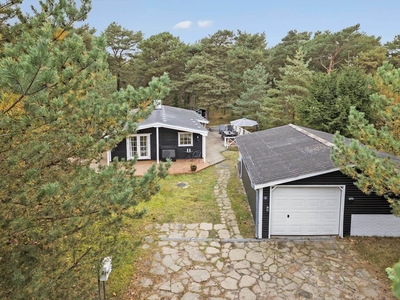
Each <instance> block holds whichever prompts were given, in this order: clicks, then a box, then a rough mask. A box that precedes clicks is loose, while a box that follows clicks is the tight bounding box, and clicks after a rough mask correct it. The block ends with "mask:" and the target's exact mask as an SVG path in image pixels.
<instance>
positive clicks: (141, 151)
mask: <svg viewBox="0 0 400 300" xmlns="http://www.w3.org/2000/svg"><path fill="white" fill-rule="evenodd" d="M126 146H127V154H128V159H133V158H134V157H135V155H137V156H138V159H151V155H150V134H136V135H133V136H131V137H129V138H127V139H126Z"/></svg>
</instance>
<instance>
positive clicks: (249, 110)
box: [231, 64, 269, 127]
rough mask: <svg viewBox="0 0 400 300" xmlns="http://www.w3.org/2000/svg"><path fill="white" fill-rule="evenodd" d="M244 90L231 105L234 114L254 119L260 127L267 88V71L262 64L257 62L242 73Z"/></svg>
mask: <svg viewBox="0 0 400 300" xmlns="http://www.w3.org/2000/svg"><path fill="white" fill-rule="evenodd" d="M243 82H244V86H245V87H246V91H245V92H243V93H242V94H241V95H240V98H239V99H237V100H236V102H235V103H234V104H233V105H232V106H231V107H232V112H233V113H234V114H235V115H239V116H242V117H244V118H248V119H252V120H256V121H257V122H258V123H259V124H260V126H261V127H262V126H263V124H264V123H265V117H268V116H265V115H264V114H263V112H262V107H263V106H264V101H265V98H266V96H267V91H268V88H269V83H268V73H267V71H266V70H265V68H264V66H263V65H261V64H258V65H257V66H255V67H254V68H253V69H248V70H246V71H245V72H244V74H243Z"/></svg>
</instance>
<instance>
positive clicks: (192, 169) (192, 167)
mask: <svg viewBox="0 0 400 300" xmlns="http://www.w3.org/2000/svg"><path fill="white" fill-rule="evenodd" d="M190 170H191V171H193V172H194V171H196V170H197V165H196V164H194V163H191V164H190Z"/></svg>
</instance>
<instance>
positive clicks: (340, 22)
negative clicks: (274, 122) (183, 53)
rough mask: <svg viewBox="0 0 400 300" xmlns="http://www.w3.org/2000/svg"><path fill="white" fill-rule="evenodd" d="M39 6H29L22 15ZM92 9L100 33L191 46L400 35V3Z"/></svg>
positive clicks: (176, 2)
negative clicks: (239, 39) (222, 38)
mask: <svg viewBox="0 0 400 300" xmlns="http://www.w3.org/2000/svg"><path fill="white" fill-rule="evenodd" d="M77 2H79V1H77ZM37 3H38V0H25V1H24V3H23V10H25V11H27V9H28V7H29V5H31V4H34V5H35V4H37ZM92 5H93V9H92V11H91V12H90V14H89V17H88V19H87V23H89V25H90V26H91V27H94V28H96V30H97V33H101V32H102V31H104V30H105V29H106V28H107V26H108V25H109V24H111V23H112V22H116V23H117V24H119V25H121V26H122V27H124V28H126V29H129V30H132V31H142V32H143V34H144V37H145V38H149V37H150V36H152V35H155V34H158V33H161V32H165V31H168V32H170V33H171V34H172V35H174V36H177V37H179V38H180V40H181V41H183V42H185V43H187V44H193V43H195V42H196V41H199V40H201V39H202V38H204V37H207V36H209V35H212V34H214V33H215V32H217V31H218V30H225V29H228V30H233V31H234V32H236V31H237V30H241V31H242V32H243V31H244V32H247V33H251V34H255V33H263V32H265V34H266V40H267V47H273V46H275V45H276V44H278V43H279V42H280V41H281V39H282V38H284V37H285V36H286V34H287V33H288V32H289V31H290V30H297V31H298V32H302V31H309V32H312V33H315V32H316V31H325V30H329V31H331V32H337V31H340V30H342V29H343V28H346V27H349V26H353V25H355V24H358V23H359V24H360V25H361V28H360V30H361V31H362V32H365V33H366V34H367V35H374V36H376V37H381V42H382V44H384V43H386V42H388V41H392V40H393V39H394V37H395V36H396V35H398V34H400V17H399V14H400V0H333V1H332V0H329V1H328V0H92Z"/></svg>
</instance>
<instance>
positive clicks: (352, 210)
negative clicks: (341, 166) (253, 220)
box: [263, 171, 391, 236]
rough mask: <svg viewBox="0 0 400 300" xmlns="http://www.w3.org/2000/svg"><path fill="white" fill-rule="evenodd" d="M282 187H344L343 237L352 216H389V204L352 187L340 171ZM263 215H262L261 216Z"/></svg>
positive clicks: (346, 232)
mask: <svg viewBox="0 0 400 300" xmlns="http://www.w3.org/2000/svg"><path fill="white" fill-rule="evenodd" d="M282 185H345V186H346V193H345V204H344V205H345V206H344V220H343V221H344V222H343V235H350V229H351V215H352V214H365V215H367V214H391V212H390V207H389V203H388V202H387V201H386V199H385V198H383V197H381V196H377V195H375V194H371V195H366V194H364V193H363V192H361V191H360V190H359V189H358V188H357V187H356V186H355V185H354V180H353V179H352V178H350V177H347V176H346V175H344V174H342V173H341V172H340V171H336V172H332V173H328V174H323V175H319V176H315V177H310V178H305V179H301V180H296V181H292V182H288V183H285V184H282ZM349 199H354V200H349ZM265 215H266V214H265V213H263V216H265ZM263 218H264V217H263ZM263 236H264V234H263Z"/></svg>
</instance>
